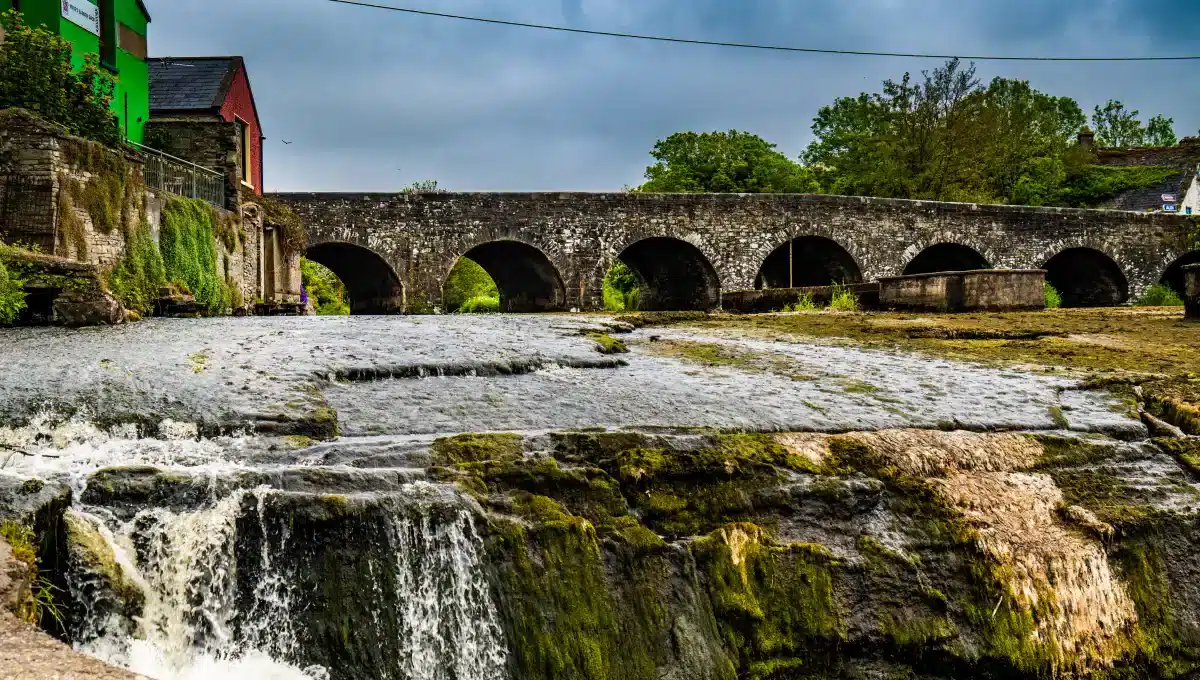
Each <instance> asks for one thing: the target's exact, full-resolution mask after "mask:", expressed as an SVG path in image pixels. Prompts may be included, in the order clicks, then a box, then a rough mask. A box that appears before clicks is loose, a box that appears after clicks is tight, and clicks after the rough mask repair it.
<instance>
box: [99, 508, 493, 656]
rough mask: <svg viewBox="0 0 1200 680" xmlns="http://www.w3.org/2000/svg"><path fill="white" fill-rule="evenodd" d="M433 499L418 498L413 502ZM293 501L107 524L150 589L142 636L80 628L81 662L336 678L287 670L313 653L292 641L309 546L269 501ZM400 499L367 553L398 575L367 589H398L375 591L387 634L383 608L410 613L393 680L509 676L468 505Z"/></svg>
mask: <svg viewBox="0 0 1200 680" xmlns="http://www.w3.org/2000/svg"><path fill="white" fill-rule="evenodd" d="M415 486H422V487H426V486H427V485H414V487H415ZM427 491H428V489H420V490H417V493H416V496H421V495H422V494H424V493H425V492H427ZM282 493H283V492H278V491H272V490H270V489H268V488H265V487H262V488H258V489H252V490H242V491H238V492H235V493H233V494H231V495H229V496H227V497H225V498H222V499H220V500H217V501H216V502H215V503H212V504H211V505H210V506H209V507H206V508H204V509H198V510H195V511H186V512H173V511H171V510H168V509H165V508H148V509H144V510H141V511H139V512H138V513H137V514H136V515H135V516H134V517H133V518H132V519H130V520H129V521H125V522H116V521H114V520H111V519H110V520H108V522H107V523H108V524H109V525H110V528H111V532H105V533H106V534H107V535H108V537H109V540H110V542H111V544H112V547H113V549H114V552H116V553H117V554H118V556H119V557H118V562H119V563H123V564H124V565H126V569H127V570H128V569H134V570H135V573H133V574H130V576H131V578H132V579H133V580H134V582H137V583H139V585H140V586H141V587H142V588H143V590H144V594H145V598H146V599H145V606H144V609H143V612H142V616H141V617H140V618H139V619H138V620H137V621H136V631H135V632H134V633H133V634H132V635H130V632H129V626H128V625H122V622H121V621H119V620H117V619H116V618H114V617H109V616H101V615H97V616H89V617H88V620H85V621H80V622H77V623H76V627H77V628H78V629H79V634H78V637H79V638H80V639H82V640H86V641H87V642H85V643H84V644H83V645H82V647H81V648H82V650H83V651H85V652H87V653H89V654H92V655H94V656H98V657H100V658H102V659H104V660H106V661H108V662H110V663H114V664H117V665H121V666H124V667H127V668H129V669H131V670H133V671H135V672H138V673H142V674H145V675H148V676H150V677H154V678H159V679H161V680H177V679H178V680H191V679H192V678H211V677H223V678H253V679H254V680H263V679H264V678H266V679H268V680H276V679H278V680H302V679H303V680H311V679H312V678H327V677H329V670H331V669H325V668H321V667H309V668H303V669H301V668H299V667H298V666H296V665H292V664H291V663H289V662H291V661H293V660H295V659H297V658H302V657H303V656H304V655H303V654H302V653H301V652H302V651H303V650H302V649H301V644H300V642H299V636H298V635H297V630H296V629H295V626H296V623H295V622H296V613H297V601H298V599H299V598H298V595H299V594H298V593H297V591H296V583H297V576H298V575H297V574H296V573H294V570H295V569H296V568H297V567H296V564H297V561H296V560H295V559H290V558H294V555H289V552H288V551H303V550H305V549H306V546H304V545H300V544H296V543H294V542H293V541H292V540H291V536H290V535H289V529H288V525H287V524H286V523H280V522H271V521H270V519H269V518H268V514H269V511H268V507H267V501H268V499H270V497H271V495H272V494H282ZM388 500H392V499H388ZM394 500H395V502H394V503H392V502H386V503H383V505H384V507H391V508H392V509H391V511H390V512H389V513H388V517H389V520H390V521H388V522H387V523H386V527H385V529H386V532H385V533H386V535H385V536H384V541H383V542H382V543H381V544H379V545H373V546H371V547H370V548H369V550H373V551H379V552H382V553H383V554H380V555H378V557H379V558H380V559H379V560H378V561H377V562H376V563H378V564H383V565H387V564H391V565H393V569H394V574H387V575H386V578H375V576H376V575H375V574H369V575H368V577H367V578H366V579H365V582H367V583H370V584H371V586H372V587H373V588H375V589H376V590H379V589H382V588H384V587H385V585H384V584H390V587H392V588H394V589H395V592H394V593H383V592H377V593H376V595H377V597H374V598H373V599H372V600H370V601H369V602H374V603H375V606H376V609H373V610H372V611H371V613H372V615H373V616H374V618H375V619H376V621H377V622H378V621H379V619H380V618H381V616H382V615H384V614H386V613H385V612H381V611H379V610H378V607H382V606H384V603H385V602H387V601H392V602H396V603H399V610H400V611H398V612H391V614H392V615H393V616H395V618H396V622H397V627H398V631H399V639H398V640H396V644H395V645H394V648H395V649H396V650H398V653H397V654H396V658H395V659H394V660H390V661H391V662H393V663H394V668H392V669H390V671H391V672H389V673H388V674H387V676H386V677H394V678H403V679H405V680H500V679H501V678H504V677H505V662H506V653H507V652H506V649H505V647H504V644H503V634H502V632H501V629H500V625H499V622H498V617H497V613H496V609H495V606H494V604H493V603H492V601H491V596H490V591H489V588H488V584H487V582H486V580H485V579H484V577H483V574H482V572H481V570H480V568H479V565H480V554H479V550H478V546H479V544H480V539H479V536H478V534H477V532H476V530H475V526H474V522H473V521H472V518H471V515H470V513H469V512H468V511H467V510H466V509H465V508H462V507H452V508H450V509H449V510H447V508H446V507H445V505H444V503H443V505H442V506H441V507H439V508H438V509H437V511H436V512H435V511H433V510H431V508H430V507H428V506H427V505H425V504H423V503H422V502H420V501H416V502H407V501H408V500H409V499H407V498H398V499H394ZM247 511H250V512H254V513H256V514H257V517H256V518H251V519H252V520H256V521H257V523H258V528H259V530H260V531H261V535H262V538H261V540H260V542H259V544H258V546H257V548H258V551H259V553H258V555H257V558H258V560H259V561H258V565H257V567H256V568H255V572H256V573H255V574H253V575H250V574H239V573H238V571H237V568H236V565H237V564H238V556H237V554H236V546H237V545H238V535H237V534H238V520H239V518H240V517H241V516H242V515H243V513H246V512H247ZM91 517H93V518H94V519H96V520H99V519H100V518H99V516H98V515H92V516H91ZM243 519H244V518H243ZM379 576H385V575H379ZM247 578H252V579H255V580H254V581H253V582H251V583H250V585H251V588H250V589H249V590H250V592H251V593H252V597H251V598H249V599H250V602H249V603H248V606H246V604H247V603H245V602H243V603H242V604H243V608H244V611H241V612H239V601H238V592H239V579H247ZM241 585H246V584H241ZM385 595H386V596H388V597H385ZM389 665H392V663H389ZM335 675H336V673H335Z"/></svg>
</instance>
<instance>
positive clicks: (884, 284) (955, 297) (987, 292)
mask: <svg viewBox="0 0 1200 680" xmlns="http://www.w3.org/2000/svg"><path fill="white" fill-rule="evenodd" d="M1045 282H1046V272H1045V271H1044V270H1041V269H982V270H976V271H967V272H935V273H932V274H915V275H910V276H891V277H886V278H883V279H880V280H879V304H880V305H881V306H882V307H884V308H889V309H890V308H896V309H920V310H930V311H941V312H973V311H1000V310H1014V309H1041V308H1043V307H1045V305H1046V302H1045V295H1044V292H1043V289H1044V287H1045Z"/></svg>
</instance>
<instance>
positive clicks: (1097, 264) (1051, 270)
mask: <svg viewBox="0 0 1200 680" xmlns="http://www.w3.org/2000/svg"><path fill="white" fill-rule="evenodd" d="M1042 268H1043V269H1045V270H1046V282H1047V283H1049V284H1050V285H1052V286H1054V288H1055V289H1056V290H1057V291H1058V292H1059V294H1060V295H1062V300H1063V306H1064V307H1112V306H1116V305H1120V304H1124V303H1125V301H1127V300H1128V299H1129V281H1128V279H1126V278H1125V274H1124V272H1122V271H1121V267H1120V266H1119V265H1117V263H1116V262H1114V261H1113V259H1112V258H1111V257H1109V256H1108V255H1105V254H1104V253H1102V252H1100V251H1099V250H1095V249H1094V248H1068V249H1066V250H1064V251H1062V252H1060V253H1058V254H1057V255H1055V256H1054V257H1052V258H1050V259H1049V260H1047V261H1046V264H1044V265H1042Z"/></svg>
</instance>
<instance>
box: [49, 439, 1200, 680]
mask: <svg viewBox="0 0 1200 680" xmlns="http://www.w3.org/2000/svg"><path fill="white" fill-rule="evenodd" d="M329 446H330V445H327V444H323V445H316V447H314V449H313V450H311V451H305V450H301V451H297V452H295V455H296V456H297V458H298V459H301V458H304V459H306V460H309V462H312V460H314V459H313V456H315V455H320V454H321V452H322V451H326V452H328V451H329V448H328V447H329ZM395 455H397V456H398V458H397V459H396V461H395V463H396V464H397V465H398V466H402V467H403V470H404V472H403V473H401V472H399V470H400V469H401V468H400V467H397V468H395V469H385V470H381V469H379V468H377V467H375V466H376V465H378V464H380V462H381V459H380V458H379V457H378V456H375V457H368V458H364V459H363V460H362V461H361V462H360V461H356V460H351V459H343V460H341V461H340V462H341V463H344V464H346V465H347V466H349V467H350V468H357V470H352V471H347V470H346V469H345V468H339V469H337V470H328V471H326V470H320V469H311V470H308V471H306V472H304V473H302V474H300V473H288V474H285V475H282V476H279V477H277V478H264V477H259V476H253V475H251V476H246V475H242V476H237V477H233V478H230V480H228V481H226V482H225V484H226V486H225V487H220V486H219V485H218V486H217V487H214V486H213V483H212V479H211V477H209V476H207V475H203V474H197V475H196V477H195V478H192V477H191V476H189V475H188V474H186V473H181V472H179V471H178V470H171V471H166V470H159V469H157V468H147V467H139V468H113V469H109V470H104V471H101V472H99V473H97V474H96V475H95V476H93V478H92V480H91V481H90V482H89V484H88V487H87V492H86V497H85V499H84V500H85V501H86V503H87V504H88V505H89V506H91V507H93V508H96V509H99V510H101V511H103V512H110V513H112V514H114V515H116V516H126V517H127V516H129V515H130V513H132V512H133V511H135V510H136V509H140V508H146V507H153V506H156V505H157V506H163V507H170V508H175V509H182V508H186V507H189V506H191V507H202V506H205V504H206V503H211V500H205V499H206V497H205V496H204V494H203V493H201V489H202V487H203V488H207V489H210V490H212V489H214V488H216V489H217V490H216V492H215V493H216V494H217V495H218V496H224V497H229V496H228V494H229V493H230V489H232V488H234V487H241V488H250V487H254V488H256V489H257V491H255V493H254V494H252V495H246V496H244V497H243V498H242V500H241V501H240V502H241V508H240V510H238V513H239V514H238V518H237V520H236V522H237V531H236V546H235V547H234V548H231V552H230V557H229V559H231V560H233V561H234V563H235V564H236V568H235V571H236V573H237V574H238V575H239V576H238V579H239V584H238V589H239V593H240V594H239V596H238V597H239V598H240V599H239V601H244V602H248V601H250V600H252V599H253V597H254V589H255V584H256V583H258V582H259V579H260V578H261V577H262V576H263V573H264V569H266V568H267V566H268V565H266V563H265V562H264V560H266V559H267V558H266V557H265V556H266V555H268V554H270V555H271V558H270V559H271V561H272V564H271V565H270V566H271V569H273V570H274V571H273V572H272V573H273V575H274V576H275V578H276V579H277V581H276V582H278V583H286V584H289V588H290V589H289V591H288V593H289V595H288V597H290V598H292V600H290V603H289V606H288V611H289V612H291V613H292V616H293V617H292V618H290V619H289V627H290V629H291V630H292V631H293V632H294V634H295V636H296V639H295V644H290V645H288V646H287V647H286V648H282V647H281V648H280V649H279V650H278V652H279V654H281V655H282V656H284V657H285V658H286V659H287V660H288V661H290V662H292V663H294V664H296V665H298V666H300V667H305V666H309V665H311V664H318V665H321V666H325V667H327V668H329V669H330V673H331V677H332V678H333V679H334V680H340V679H343V678H345V679H347V680H349V679H351V678H368V677H384V676H386V675H387V674H389V673H393V672H394V670H395V660H396V659H397V658H400V657H402V656H403V654H404V650H403V648H402V647H400V646H398V645H400V644H401V643H400V642H398V640H404V639H405V637H406V635H408V633H406V632H405V631H406V629H405V628H404V627H403V626H404V622H403V621H402V620H401V619H400V617H399V615H398V614H397V613H396V612H397V611H399V610H400V609H401V608H402V605H403V604H404V603H403V602H402V601H400V600H394V599H389V598H393V597H394V596H393V595H392V594H393V593H396V592H398V591H397V590H396V588H395V587H393V586H394V585H395V584H389V583H385V582H384V581H386V580H387V579H390V578H393V577H392V576H390V575H388V574H390V572H389V571H388V569H387V568H385V567H384V565H387V564H394V563H395V560H396V555H397V554H399V551H398V550H397V545H401V546H403V545H406V544H403V543H397V541H398V540H400V539H399V538H398V537H397V536H395V535H394V532H395V529H394V526H395V525H394V524H391V523H389V522H388V521H387V518H388V517H390V516H394V515H395V513H397V512H400V513H403V512H408V511H409V510H406V509H405V508H410V507H411V505H410V504H411V503H412V502H413V501H412V499H413V495H414V493H417V492H414V491H413V490H412V483H413V482H414V481H417V482H418V484H417V486H418V487H420V488H424V489H428V488H433V489H440V490H441V491H439V492H438V493H440V494H442V500H440V501H438V502H437V503H435V504H433V505H431V506H428V507H426V508H425V509H424V510H423V511H422V512H423V513H424V514H423V515H422V516H421V520H420V521H421V522H425V523H428V524H431V526H435V527H436V526H449V525H451V524H453V523H454V522H458V523H459V524H462V523H463V522H464V521H465V520H463V519H462V518H461V516H460V515H458V514H456V513H461V512H468V513H469V514H470V517H471V519H470V523H469V524H470V528H469V529H464V531H466V532H467V533H469V534H471V535H477V536H478V539H479V541H480V543H479V544H478V552H479V560H478V563H479V565H480V569H482V571H483V573H484V576H485V578H486V589H487V590H488V592H490V596H491V600H492V601H493V602H494V606H495V608H494V611H495V616H496V622H495V625H496V626H498V628H499V630H500V631H502V636H501V637H502V638H503V640H504V645H505V647H506V649H507V655H506V656H505V658H504V665H505V668H506V671H507V677H511V678H521V679H522V680H539V679H543V678H544V679H546V680H550V679H551V678H581V679H582V678H586V679H591V680H601V679H605V680H607V679H612V680H616V679H621V680H637V679H645V680H676V679H677V680H684V679H687V680H697V679H699V680H705V679H712V680H740V679H742V678H752V679H755V680H783V679H790V678H847V679H849V678H896V677H904V678H924V679H933V678H947V679H948V678H965V677H971V678H997V679H998V678H1048V677H1065V678H1110V679H1113V680H1115V679H1117V678H1122V679H1130V678H1147V679H1148V678H1185V677H1194V674H1195V673H1196V672H1197V671H1200V585H1198V584H1200V578H1198V577H1200V566H1198V565H1200V559H1198V557H1200V532H1197V519H1198V517H1200V487H1198V486H1197V479H1198V477H1197V473H1198V472H1200V439H1197V438H1176V439H1164V440H1146V441H1141V442H1132V443H1130V442H1121V441H1116V440H1113V439H1109V438H1106V437H1103V436H1099V435H1078V434H1068V433H1038V434H1026V433H971V432H963V431H949V432H943V431H934V430H884V431H878V432H851V433H846V434H834V435H826V434H813V433H796V434H771V435H768V434H721V433H714V432H706V431H692V432H683V433H680V432H672V433H669V434H666V433H664V434H654V433H646V432H633V431H629V432H589V431H579V432H560V433H552V434H546V435H536V436H533V435H519V434H505V433H498V434H471V435H461V436H457V437H451V438H445V439H438V440H436V441H434V442H432V444H430V445H429V446H428V447H427V450H422V451H415V450H409V451H406V452H404V453H402V454H395ZM264 484H265V485H268V486H270V487H272V488H273V489H275V490H273V491H262V489H265V488H266V487H265V486H264ZM421 493H425V492H421ZM464 508H465V510H464ZM68 514H69V513H68ZM464 526H465V525H464ZM389 527H390V528H389ZM84 533H86V532H84ZM67 543H69V544H70V545H69V546H68V547H67V554H69V555H81V554H86V553H87V541H84V540H80V539H72V538H70V532H68V535H67ZM264 546H267V548H269V549H266V548H264ZM409 550H411V549H409ZM389 551H390V552H389ZM405 554H407V552H406V553H405ZM72 560H74V561H75V562H78V561H79V558H75V557H72V558H69V559H68V560H67V561H68V562H71V561H72ZM100 561H101V562H105V560H103V559H101V560H100ZM107 561H108V562H111V560H107ZM67 568H75V567H71V566H70V565H68V567H67ZM243 581H244V582H243ZM99 583H100V586H99V587H100V588H101V590H100V591H97V593H96V595H95V599H97V600H98V601H99V600H104V601H111V602H115V603H117V604H118V607H117V608H116V609H114V611H116V612H117V613H118V614H119V615H126V616H134V615H136V608H137V606H138V603H137V602H136V601H131V600H130V598H128V597H125V596H124V595H122V590H123V589H122V587H121V586H120V579H119V578H117V577H113V578H107V579H102V580H101V581H100V582H99ZM105 583H107V585H105ZM364 593H373V594H374V595H372V596H370V597H364V596H363V594H364ZM476 607H477V605H476V604H472V605H471V608H470V610H471V611H476V610H477V609H476ZM122 608H126V609H125V613H124V614H121V613H120V612H121V610H122ZM472 625H475V626H478V625H479V624H478V623H477V622H474V623H472ZM347 631H354V634H353V635H350V634H348V632H347Z"/></svg>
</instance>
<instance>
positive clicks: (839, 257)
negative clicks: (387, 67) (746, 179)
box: [273, 193, 1200, 313]
mask: <svg viewBox="0 0 1200 680" xmlns="http://www.w3.org/2000/svg"><path fill="white" fill-rule="evenodd" d="M273 197H274V198H276V199H278V200H281V201H283V202H285V203H287V204H288V205H290V206H291V208H292V209H293V210H294V211H295V212H296V214H297V215H299V216H300V218H301V220H302V221H303V222H304V224H305V226H306V227H307V228H308V232H309V239H310V246H309V249H308V253H307V255H308V257H309V258H311V259H313V260H316V261H318V262H321V263H322V264H324V265H326V266H328V267H329V268H331V269H332V270H333V271H334V272H335V273H336V274H337V275H338V276H339V277H340V278H341V279H342V281H343V282H344V283H345V284H346V286H347V291H348V293H349V296H350V298H351V303H352V308H353V310H354V312H355V313H399V312H406V311H407V312H421V311H430V310H432V309H434V308H437V307H438V306H440V304H441V298H442V286H443V284H444V282H445V279H446V276H447V275H448V274H449V272H450V270H451V268H453V266H454V264H455V263H456V262H457V261H458V259H459V258H460V257H462V256H469V257H470V258H471V259H473V260H475V261H476V262H478V263H479V264H480V265H482V266H483V268H484V269H485V270H487V271H488V273H489V274H491V276H492V278H493V279H494V280H495V281H496V284H497V286H498V287H499V289H500V294H501V305H502V308H503V309H504V310H505V311H514V312H521V311H553V310H568V309H579V310H584V311H588V310H598V309H602V308H603V294H602V283H603V280H604V276H605V274H606V272H607V271H608V269H609V267H611V266H612V265H613V264H614V263H615V262H616V261H617V260H618V259H620V260H621V261H623V262H625V263H626V264H627V265H628V266H629V267H630V268H631V269H633V270H634V271H635V272H636V273H637V274H638V275H639V276H640V277H641V279H642V280H643V282H644V283H645V292H646V293H647V294H646V296H645V297H644V298H643V299H642V300H641V306H642V308H643V309H709V308H714V307H717V306H719V305H720V297H721V293H722V292H729V291H734V290H746V289H751V288H755V287H769V288H782V287H789V286H808V285H827V284H829V283H831V282H845V283H850V282H860V281H871V280H874V279H877V278H879V277H883V276H892V275H897V274H902V273H925V272H931V271H952V270H964V269H979V268H989V267H990V268H1015V269H1028V268H1044V269H1046V270H1047V278H1048V279H1049V280H1050V281H1051V283H1053V284H1054V285H1055V287H1056V288H1058V289H1059V290H1060V292H1062V294H1063V297H1064V300H1065V302H1066V303H1067V304H1069V305H1076V306H1086V305H1112V304H1120V303H1122V302H1125V301H1126V300H1128V299H1130V298H1131V297H1136V296H1138V295H1140V294H1141V293H1142V292H1143V291H1144V290H1145V289H1146V288H1148V287H1149V286H1151V285H1153V284H1155V283H1158V282H1160V281H1164V282H1167V283H1170V284H1172V285H1173V286H1174V287H1176V288H1178V289H1182V286H1183V283H1182V272H1181V268H1182V266H1183V265H1185V264H1190V263H1193V262H1200V250H1197V249H1196V244H1195V240H1196V239H1197V238H1200V235H1197V233H1196V232H1197V227H1198V225H1200V223H1198V222H1196V221H1194V220H1193V219H1192V218H1190V217H1183V216H1175V215H1166V214H1144V213H1133V212H1119V211H1101V210H1075V209H1060V208H1026V207H1019V206H999V205H976V204H971V203H937V202H930V201H907V200H895V199H879V198H860V197H846V196H823V195H783V194H636V193H423V194H345V193H302V194H300V193H291V194H275V195H274V196H273ZM789 263H790V265H789Z"/></svg>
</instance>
